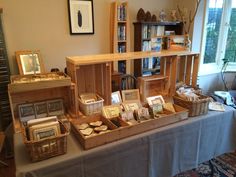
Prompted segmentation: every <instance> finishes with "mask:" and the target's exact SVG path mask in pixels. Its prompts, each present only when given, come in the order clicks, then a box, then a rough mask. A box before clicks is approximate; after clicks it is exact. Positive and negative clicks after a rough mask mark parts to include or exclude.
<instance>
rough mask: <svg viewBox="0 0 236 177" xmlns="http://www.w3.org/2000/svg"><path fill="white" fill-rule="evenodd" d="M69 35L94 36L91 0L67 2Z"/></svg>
mask: <svg viewBox="0 0 236 177" xmlns="http://www.w3.org/2000/svg"><path fill="white" fill-rule="evenodd" d="M68 9H69V22H70V33H71V34H94V17H93V1H92V0H68Z"/></svg>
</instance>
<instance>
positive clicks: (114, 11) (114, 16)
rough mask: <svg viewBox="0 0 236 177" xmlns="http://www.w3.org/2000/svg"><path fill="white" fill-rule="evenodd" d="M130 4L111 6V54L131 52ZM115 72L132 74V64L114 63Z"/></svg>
mask: <svg viewBox="0 0 236 177" xmlns="http://www.w3.org/2000/svg"><path fill="white" fill-rule="evenodd" d="M129 30H130V29H129V11H128V2H119V1H115V2H113V3H112V4H111V53H124V52H129V51H130V49H129V42H130V41H129V38H130V34H129ZM112 70H113V71H118V72H120V73H124V74H126V73H131V64H130V62H128V61H125V60H121V61H118V62H114V63H113V69H112Z"/></svg>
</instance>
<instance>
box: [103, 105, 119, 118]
mask: <svg viewBox="0 0 236 177" xmlns="http://www.w3.org/2000/svg"><path fill="white" fill-rule="evenodd" d="M120 112H121V108H120V105H112V106H104V107H103V108H102V114H103V116H104V117H105V118H107V119H111V118H115V117H119V115H120Z"/></svg>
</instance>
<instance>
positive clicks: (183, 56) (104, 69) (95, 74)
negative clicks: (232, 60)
mask: <svg viewBox="0 0 236 177" xmlns="http://www.w3.org/2000/svg"><path fill="white" fill-rule="evenodd" d="M149 57H162V58H161V61H162V62H161V66H160V67H161V71H162V73H161V74H162V76H163V77H160V78H159V79H158V78H155V79H156V80H164V81H165V85H164V86H163V87H162V86H161V88H165V89H164V92H165V93H166V95H168V96H172V95H174V94H175V86H176V81H177V78H182V79H183V81H185V83H186V84H189V85H192V86H196V84H197V73H198V63H199V53H197V52H190V51H185V50H184V51H161V52H150V51H149V52H127V53H115V54H101V55H88V56H74V57H67V58H66V64H67V71H68V75H69V76H70V77H71V79H72V82H73V83H74V84H75V96H76V97H78V96H79V95H80V94H81V93H97V94H99V95H100V96H101V97H102V98H103V99H104V105H110V104H111V92H112V85H111V80H112V72H111V71H112V63H113V62H118V61H121V60H126V61H132V60H134V61H136V60H140V58H149ZM178 62H180V63H181V68H183V72H177V70H178V69H177V67H178V64H177V63H178ZM190 63H191V65H190ZM88 75H89V76H90V77H86V76H88ZM152 87H155V86H153V85H152ZM75 100H77V99H75ZM78 105H79V104H78V101H76V102H75V110H76V112H75V114H76V115H77V116H79V106H78Z"/></svg>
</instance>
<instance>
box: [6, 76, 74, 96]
mask: <svg viewBox="0 0 236 177" xmlns="http://www.w3.org/2000/svg"><path fill="white" fill-rule="evenodd" d="M70 85H71V78H70V77H69V76H67V75H66V74H64V73H62V72H57V73H46V74H35V75H24V76H22V75H16V76H11V84H10V85H9V86H8V90H9V91H10V92H14V93H16V92H24V91H32V90H39V89H46V88H55V87H64V86H70Z"/></svg>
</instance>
